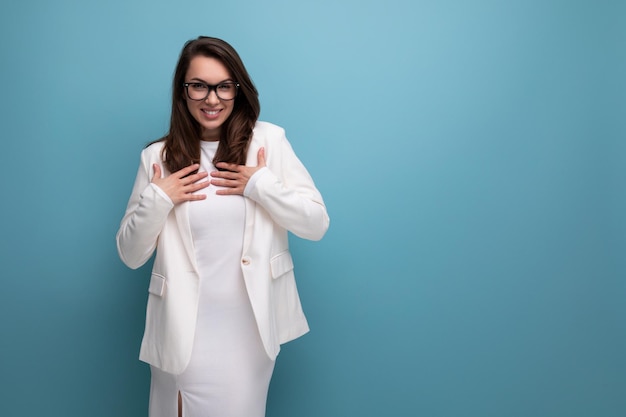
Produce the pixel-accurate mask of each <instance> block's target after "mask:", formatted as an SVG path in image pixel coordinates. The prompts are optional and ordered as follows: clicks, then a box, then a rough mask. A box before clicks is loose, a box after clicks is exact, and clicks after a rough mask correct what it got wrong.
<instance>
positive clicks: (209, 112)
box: [202, 110, 219, 116]
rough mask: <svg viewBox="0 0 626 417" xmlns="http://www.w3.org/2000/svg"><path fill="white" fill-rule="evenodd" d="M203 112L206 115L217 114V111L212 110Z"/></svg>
mask: <svg viewBox="0 0 626 417" xmlns="http://www.w3.org/2000/svg"><path fill="white" fill-rule="evenodd" d="M202 111H203V112H205V113H206V114H208V115H211V116H213V115H216V114H217V113H219V110H213V111H209V110H202Z"/></svg>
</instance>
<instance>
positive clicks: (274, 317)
mask: <svg viewBox="0 0 626 417" xmlns="http://www.w3.org/2000/svg"><path fill="white" fill-rule="evenodd" d="M172 95H173V97H172V114H171V121H170V130H169V133H168V134H167V135H166V136H165V137H164V138H162V139H161V140H159V141H156V142H154V143H152V144H150V145H149V146H148V147H147V148H146V149H144V150H143V152H142V153H141V163H140V166H139V171H138V173H137V178H136V180H135V185H134V187H133V191H132V194H131V197H130V201H129V202H128V207H127V209H126V214H125V216H124V218H123V220H122V222H121V225H120V229H119V231H118V233H117V247H118V252H119V254H120V257H121V259H122V260H123V262H124V263H125V264H126V265H128V266H129V267H130V268H138V267H140V266H141V265H143V264H144V263H145V262H147V261H148V259H150V258H151V256H152V254H153V253H154V252H155V251H156V256H155V258H154V264H153V269H152V276H151V279H150V285H149V290H148V291H149V295H148V306H147V311H146V327H145V333H144V337H143V341H142V344H141V352H140V359H141V360H143V361H145V362H147V363H149V364H150V365H151V373H152V377H151V387H150V407H149V414H150V417H172V416H175V415H176V413H177V412H178V413H179V415H181V409H182V413H183V414H184V415H185V416H186V417H195V416H198V417H200V416H202V417H205V416H228V417H237V416H240V417H255V416H259V417H261V416H264V415H265V403H266V398H267V390H268V386H269V381H270V378H271V375H272V372H273V369H274V360H275V359H276V356H277V354H278V351H279V350H280V344H282V343H285V342H288V341H290V340H293V339H295V338H297V337H299V336H301V335H303V334H304V333H306V332H307V331H308V325H307V322H306V319H305V317H304V314H303V313H302V307H301V305H300V299H299V297H298V292H297V289H296V283H295V279H294V274H293V262H292V259H291V255H290V253H289V248H288V241H287V231H290V232H292V233H293V234H295V235H297V236H299V237H302V238H305V239H311V240H319V239H321V238H322V236H323V235H324V234H325V232H326V230H327V229H328V225H329V218H328V214H327V212H326V208H325V206H324V202H323V200H322V197H321V195H320V193H319V191H318V190H317V189H316V188H315V185H314V183H313V180H312V179H311V177H310V175H309V174H308V172H307V170H306V169H305V167H304V166H303V165H302V163H301V162H300V160H299V159H298V158H297V157H296V155H295V154H294V152H293V150H292V148H291V146H290V144H289V142H288V141H287V139H286V137H285V133H284V130H283V129H281V128H280V127H278V126H275V125H272V124H269V123H265V122H259V121H257V118H258V116H259V111H260V106H259V101H258V93H257V90H256V88H255V87H254V85H253V83H252V81H251V79H250V77H249V75H248V73H247V71H246V69H245V67H244V65H243V63H242V61H241V59H240V58H239V56H238V54H237V52H236V51H235V50H234V49H233V48H232V46H230V45H229V44H228V43H226V42H224V41H222V40H220V39H216V38H209V37H199V38H198V39H195V40H191V41H189V42H187V43H186V44H185V46H184V48H183V50H182V52H181V55H180V58H179V60H178V65H177V67H176V71H175V74H174V80H173V94H172Z"/></svg>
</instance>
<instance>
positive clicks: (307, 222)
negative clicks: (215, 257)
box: [117, 122, 329, 374]
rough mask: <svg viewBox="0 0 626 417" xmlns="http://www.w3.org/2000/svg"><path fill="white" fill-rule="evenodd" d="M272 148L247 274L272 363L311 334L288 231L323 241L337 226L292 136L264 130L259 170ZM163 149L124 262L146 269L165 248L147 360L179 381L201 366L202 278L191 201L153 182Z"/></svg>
mask: <svg viewBox="0 0 626 417" xmlns="http://www.w3.org/2000/svg"><path fill="white" fill-rule="evenodd" d="M261 147H265V155H266V164H267V167H266V168H263V169H261V170H259V171H257V172H256V173H255V175H254V176H253V179H254V180H255V181H250V182H249V183H248V186H246V189H245V191H244V196H245V198H244V200H245V209H246V217H245V228H244V239H243V251H242V254H241V269H242V271H243V277H244V280H245V284H246V288H247V292H248V295H249V297H250V303H251V305H252V309H253V311H254V315H255V318H256V322H257V325H258V328H259V333H260V335H261V339H262V341H263V346H264V347H265V351H266V352H267V355H268V356H269V357H270V358H271V359H275V358H276V356H277V355H278V352H279V350H280V344H282V343H285V342H288V341H290V340H293V339H295V338H297V337H299V336H301V335H303V334H304V333H306V332H308V330H309V326H308V324H307V321H306V318H305V317H304V313H303V312H302V306H301V305H300V298H299V296H298V291H297V288H296V282H295V277H294V272H293V261H292V259H291V254H290V253H289V247H288V240H287V231H290V232H292V233H293V234H295V235H297V236H299V237H301V238H305V239H310V240H319V239H321V238H322V236H324V234H325V233H326V230H327V229H328V226H329V218H328V214H327V212H326V207H325V205H324V202H323V200H322V196H321V195H320V193H319V191H318V190H317V188H316V187H315V184H314V183H313V180H312V179H311V176H310V175H309V173H308V172H307V170H306V168H305V167H304V165H303V164H302V163H301V162H300V160H299V159H298V158H297V156H296V155H295V153H294V152H293V149H292V148H291V145H290V144H289V142H288V141H287V138H286V137H285V132H284V130H283V129H282V128H280V127H278V126H276V125H273V124H270V123H266V122H257V124H256V126H255V128H254V134H253V137H252V140H251V142H250V147H249V149H248V157H247V161H246V165H248V166H256V165H257V152H258V150H259V149H260V148H261ZM162 148H163V142H158V143H155V144H153V145H150V146H148V147H147V148H146V149H144V150H143V151H142V153H141V164H140V166H139V171H138V173H137V178H136V180H135V185H134V187H133V191H132V194H131V197H130V200H129V202H128V207H127V209H126V214H125V215H124V218H123V219H122V222H121V225H120V229H119V231H118V233H117V249H118V252H119V255H120V258H121V259H122V261H123V262H124V263H125V264H126V265H127V266H129V267H130V268H133V269H135V268H138V267H140V266H141V265H143V264H144V263H146V262H147V261H148V259H150V257H151V256H152V254H153V252H154V251H155V250H156V256H155V259H154V264H153V268H152V276H151V279H150V286H149V289H148V292H149V295H148V306H147V311H146V327H145V332H144V336H143V340H142V343H141V352H140V356H139V358H140V360H142V361H144V362H147V363H149V364H151V365H153V366H156V367H157V368H160V369H162V370H164V371H166V372H170V373H174V374H179V373H181V372H182V371H184V370H185V368H186V366H187V364H188V363H189V360H190V358H191V349H192V345H193V339H194V332H195V327H196V313H197V310H198V297H199V293H198V287H199V285H198V284H199V282H198V281H199V276H198V268H197V266H196V260H195V253H194V248H193V241H192V237H191V229H190V225H189V217H188V213H187V209H188V205H189V204H190V202H184V203H181V204H178V205H176V206H174V205H173V204H172V202H171V201H169V200H168V199H166V198H164V197H163V195H162V193H160V192H159V191H160V190H158V188H156V186H154V185H151V183H150V181H151V178H152V176H153V175H154V174H153V172H154V171H153V168H152V164H154V163H158V164H160V165H161V170H162V171H163V172H164V175H168V174H169V173H168V172H167V171H166V170H165V168H164V167H163V163H162V160H161V149H162Z"/></svg>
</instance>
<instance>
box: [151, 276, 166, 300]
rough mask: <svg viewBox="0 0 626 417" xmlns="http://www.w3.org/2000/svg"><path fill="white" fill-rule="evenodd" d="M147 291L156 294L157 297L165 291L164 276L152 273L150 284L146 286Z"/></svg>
mask: <svg viewBox="0 0 626 417" xmlns="http://www.w3.org/2000/svg"><path fill="white" fill-rule="evenodd" d="M148 292H149V293H150V294H154V295H157V296H159V297H162V296H163V293H164V292H165V277H164V276H163V275H159V274H155V273H154V272H153V273H152V276H151V277H150V286H149V287H148Z"/></svg>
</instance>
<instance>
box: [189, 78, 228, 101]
mask: <svg viewBox="0 0 626 417" xmlns="http://www.w3.org/2000/svg"><path fill="white" fill-rule="evenodd" d="M192 84H202V85H206V86H207V88H208V91H207V93H206V96H204V98H200V99H197V98H191V96H190V95H189V86H190V85H192ZM224 84H234V85H235V97H233V98H222V97H220V94H219V93H218V92H217V87H219V86H220V85H224ZM183 87H185V92H186V93H187V97H188V98H189V100H193V101H204V100H206V99H207V97H208V96H209V95H211V91H215V95H216V96H217V98H219V99H220V100H224V101H231V100H234V99H236V98H237V94H238V93H239V83H237V82H235V81H224V82H223V83H219V84H207V83H203V82H202V81H192V82H190V83H183Z"/></svg>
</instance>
